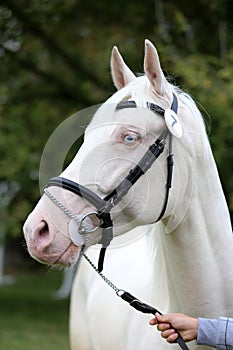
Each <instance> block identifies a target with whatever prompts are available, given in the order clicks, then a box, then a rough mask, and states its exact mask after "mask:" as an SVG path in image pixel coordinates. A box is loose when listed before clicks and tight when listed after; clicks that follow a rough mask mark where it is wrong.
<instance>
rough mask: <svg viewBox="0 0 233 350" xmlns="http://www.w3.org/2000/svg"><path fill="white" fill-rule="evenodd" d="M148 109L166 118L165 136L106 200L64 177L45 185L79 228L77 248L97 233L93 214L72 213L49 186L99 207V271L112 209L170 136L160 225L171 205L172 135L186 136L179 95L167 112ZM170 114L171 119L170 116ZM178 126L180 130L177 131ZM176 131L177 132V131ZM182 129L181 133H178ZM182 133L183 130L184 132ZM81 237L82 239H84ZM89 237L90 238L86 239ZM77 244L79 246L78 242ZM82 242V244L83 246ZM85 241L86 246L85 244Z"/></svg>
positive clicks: (125, 104) (130, 103) (154, 107)
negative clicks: (179, 117) (91, 220)
mask: <svg viewBox="0 0 233 350" xmlns="http://www.w3.org/2000/svg"><path fill="white" fill-rule="evenodd" d="M136 107H137V105H136V103H135V101H121V102H120V103H119V104H118V105H117V107H116V110H119V109H124V108H136ZM147 108H148V109H149V110H151V111H152V112H154V113H156V114H159V115H160V116H161V117H163V118H164V119H165V124H166V127H165V129H164V130H163V132H162V133H161V135H160V136H159V137H158V138H157V139H156V140H155V141H154V143H153V144H152V145H151V146H150V147H149V148H148V150H147V151H146V153H145V154H144V156H143V157H142V158H141V160H140V161H139V162H138V164H137V165H136V166H135V167H134V168H133V169H131V170H130V172H129V173H128V175H127V176H126V177H125V178H124V179H123V180H122V181H121V182H120V184H119V185H118V186H117V187H116V188H115V189H114V190H113V191H112V192H111V193H110V194H108V195H107V196H106V197H105V198H104V199H102V198H100V197H99V196H98V195H97V194H96V193H94V192H93V191H91V190H89V189H88V188H87V187H85V186H82V185H80V184H78V183H76V182H74V181H71V180H68V179H66V178H63V177H54V178H51V179H50V180H49V181H48V184H47V186H45V189H44V193H45V194H46V195H47V196H48V197H49V198H50V200H52V201H53V202H54V203H55V204H56V205H57V206H58V207H59V208H60V209H61V210H63V211H64V212H65V213H66V214H67V215H68V216H70V217H71V218H72V219H73V220H74V221H75V223H76V224H77V225H74V223H72V224H71V225H72V228H71V232H72V234H71V239H72V241H73V242H74V244H76V245H82V244H85V242H86V241H87V239H86V240H85V239H83V238H82V236H83V235H84V234H85V233H87V235H88V234H89V233H90V232H93V231H94V227H93V226H92V224H91V222H89V224H88V223H87V222H86V223H85V220H86V219H87V218H89V216H90V215H91V214H93V213H88V214H86V215H83V216H82V218H81V217H80V216H77V215H74V214H73V213H71V212H70V210H69V209H66V208H65V207H64V206H63V205H62V204H61V203H59V201H58V200H57V199H56V198H55V197H54V196H53V195H52V194H51V193H50V192H49V191H48V187H51V186H56V187H61V188H63V189H66V190H68V191H70V192H72V193H74V194H76V195H78V196H80V197H82V198H84V199H85V200H87V201H88V202H89V203H91V204H92V205H94V207H95V208H96V210H97V211H96V212H94V214H95V215H96V217H97V218H98V219H99V220H100V221H101V225H100V226H99V227H101V228H102V238H101V240H100V242H99V243H100V244H102V248H101V251H100V257H99V263H98V270H99V271H102V270H103V262H104V256H105V252H106V248H107V247H108V246H109V244H110V242H111V240H112V239H113V222H112V219H111V210H112V208H113V207H114V206H116V205H117V204H118V203H119V202H120V201H121V200H122V198H123V197H124V196H125V195H126V194H127V193H128V191H129V190H130V188H131V187H132V186H133V185H134V184H135V183H136V182H137V181H138V179H139V178H140V177H141V176H142V175H144V174H145V173H146V172H147V170H149V169H150V167H151V166H152V164H153V163H154V162H155V160H156V159H157V158H158V157H159V156H160V155H161V154H162V152H163V151H164V147H165V144H166V138H167V136H169V144H168V151H169V154H168V157H167V181H166V193H165V199H164V203H163V206H162V210H161V213H160V215H159V217H158V218H157V220H156V222H157V221H159V220H160V219H161V218H162V217H163V215H164V213H165V210H166V207H167V203H168V196H169V190H170V188H171V184H172V172H173V154H172V135H174V136H176V137H181V136H182V129H181V126H178V128H177V125H180V123H179V120H178V117H177V109H178V100H177V97H176V95H175V94H173V102H172V105H171V109H168V110H164V109H163V108H162V107H160V106H158V105H156V104H154V103H151V102H147ZM171 112H172V113H171ZM166 115H167V117H166ZM175 127H176V130H175ZM174 130H175V131H174ZM177 130H178V131H177ZM180 130H181V131H180ZM75 226H76V229H77V231H78V234H77V238H76V237H75V232H74V231H75ZM80 236H81V237H80ZM86 238H87V237H86ZM75 242H76V243H75ZM79 242H81V244H80V243H79ZM82 242H83V243H82Z"/></svg>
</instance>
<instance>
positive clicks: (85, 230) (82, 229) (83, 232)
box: [78, 211, 102, 235]
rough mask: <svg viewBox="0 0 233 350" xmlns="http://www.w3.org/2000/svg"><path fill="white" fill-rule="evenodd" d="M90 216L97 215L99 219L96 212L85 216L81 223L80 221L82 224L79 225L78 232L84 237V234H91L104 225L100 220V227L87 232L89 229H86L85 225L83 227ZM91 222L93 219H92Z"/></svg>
mask: <svg viewBox="0 0 233 350" xmlns="http://www.w3.org/2000/svg"><path fill="white" fill-rule="evenodd" d="M90 215H96V217H97V218H98V213H97V212H96V211H91V212H90V213H87V214H85V215H84V216H83V217H82V219H81V221H80V223H79V228H78V231H79V233H80V234H82V235H84V234H86V233H91V232H94V231H96V230H97V229H98V228H100V227H101V225H102V222H101V220H99V219H98V220H99V222H100V223H99V225H98V226H94V228H93V229H92V230H87V229H85V227H84V226H85V225H83V222H84V220H85V219H86V218H87V217H89V216H90ZM90 220H91V219H90Z"/></svg>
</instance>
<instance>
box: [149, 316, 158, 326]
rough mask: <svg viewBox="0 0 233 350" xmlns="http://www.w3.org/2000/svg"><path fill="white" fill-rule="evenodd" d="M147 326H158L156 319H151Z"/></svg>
mask: <svg viewBox="0 0 233 350" xmlns="http://www.w3.org/2000/svg"><path fill="white" fill-rule="evenodd" d="M149 324H150V325H151V326H154V325H155V324H158V321H157V318H156V317H155V318H152V319H151V320H150V322H149Z"/></svg>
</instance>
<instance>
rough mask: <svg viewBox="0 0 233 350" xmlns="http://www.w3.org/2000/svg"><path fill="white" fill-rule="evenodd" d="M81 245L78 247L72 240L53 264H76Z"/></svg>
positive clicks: (67, 265)
mask: <svg viewBox="0 0 233 350" xmlns="http://www.w3.org/2000/svg"><path fill="white" fill-rule="evenodd" d="M79 250H80V247H77V246H76V245H74V244H73V243H72V242H70V244H69V245H68V247H67V248H66V249H65V250H64V251H63V252H62V253H61V255H60V256H59V257H58V258H57V260H56V261H55V262H53V264H52V265H59V266H62V267H70V266H72V265H74V264H75V263H76V261H77V259H78V255H79V254H78V252H79Z"/></svg>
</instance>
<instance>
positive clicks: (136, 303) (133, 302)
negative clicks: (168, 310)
mask: <svg viewBox="0 0 233 350" xmlns="http://www.w3.org/2000/svg"><path fill="white" fill-rule="evenodd" d="M118 294H119V293H118ZM119 296H120V297H121V299H123V300H125V301H127V302H128V303H129V305H130V306H132V307H133V308H134V309H136V310H138V311H140V312H142V313H144V314H152V315H155V314H156V313H159V314H160V315H162V313H161V312H160V311H159V310H157V309H155V308H154V307H153V306H150V305H148V304H145V303H143V302H142V301H140V300H138V299H137V298H135V297H134V296H133V295H132V294H130V293H128V292H123V294H122V295H119ZM170 328H172V329H174V330H175V332H176V333H177V334H178V338H177V339H176V340H175V342H176V343H177V344H179V346H180V347H181V349H182V350H189V348H188V347H187V345H186V344H185V342H184V340H183V339H182V337H181V335H180V334H179V332H178V331H177V330H176V329H175V328H174V327H172V326H171V325H170Z"/></svg>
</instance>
